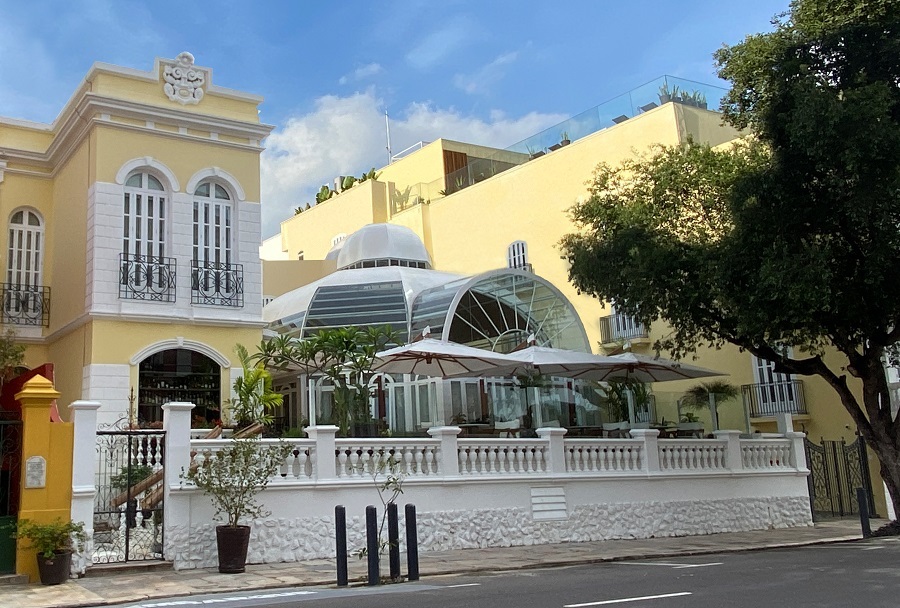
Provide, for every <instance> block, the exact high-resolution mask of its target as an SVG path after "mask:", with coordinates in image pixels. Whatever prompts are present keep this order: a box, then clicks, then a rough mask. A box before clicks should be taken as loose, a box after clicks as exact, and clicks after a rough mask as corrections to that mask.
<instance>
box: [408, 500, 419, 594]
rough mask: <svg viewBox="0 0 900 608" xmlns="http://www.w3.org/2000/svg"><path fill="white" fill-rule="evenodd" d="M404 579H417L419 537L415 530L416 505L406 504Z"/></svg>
mask: <svg viewBox="0 0 900 608" xmlns="http://www.w3.org/2000/svg"><path fill="white" fill-rule="evenodd" d="M405 511H406V579H407V580H410V581H417V580H419V537H418V533H417V532H416V505H406V509H405Z"/></svg>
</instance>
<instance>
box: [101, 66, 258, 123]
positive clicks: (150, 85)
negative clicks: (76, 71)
mask: <svg viewBox="0 0 900 608" xmlns="http://www.w3.org/2000/svg"><path fill="white" fill-rule="evenodd" d="M160 67H161V68H162V66H160ZM163 84H165V80H163V79H162V75H161V74H160V79H159V82H153V81H148V80H143V79H141V80H138V79H136V78H129V77H128V76H124V75H121V74H113V73H109V72H95V73H94V75H93V78H92V83H91V91H92V92H93V93H98V94H100V95H108V96H110V97H116V98H119V99H129V100H131V101H139V102H141V103H146V104H151V105H157V106H161V107H164V108H171V107H172V104H173V103H174V102H172V101H170V100H169V98H168V97H166V95H165V93H164V92H163ZM178 108H179V110H181V111H184V112H186V113H188V114H209V115H212V116H221V117H224V118H232V119H234V120H242V121H246V122H256V123H258V122H259V114H258V113H257V111H256V110H257V102H255V101H250V100H247V101H243V100H238V99H231V98H228V97H223V96H221V95H217V94H216V93H211V92H209V91H208V90H207V93H206V95H204V97H203V100H202V101H201V102H200V103H199V104H197V105H184V106H182V105H180V104H178Z"/></svg>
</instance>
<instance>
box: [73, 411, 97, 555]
mask: <svg viewBox="0 0 900 608" xmlns="http://www.w3.org/2000/svg"><path fill="white" fill-rule="evenodd" d="M100 405H101V404H100V402H99V401H74V402H72V403H71V404H70V405H69V412H70V413H69V420H71V421H72V423H73V425H74V427H75V428H74V430H75V446H74V448H73V450H72V520H73V521H80V522H82V523H83V524H84V529H85V532H87V536H88V542H87V546H86V547H85V553H84V554H83V557H82V556H78V557H79V558H81V559H78V560H77V561H76V562H75V563H73V566H74V569H75V571H76V572H78V573H83V572H84V570H85V567H87V566H89V565H90V556H91V553H93V550H94V547H93V545H94V498H95V497H96V494H97V488H96V485H95V483H94V476H95V475H96V474H97V410H99V409H100ZM74 558H75V556H73V559H74Z"/></svg>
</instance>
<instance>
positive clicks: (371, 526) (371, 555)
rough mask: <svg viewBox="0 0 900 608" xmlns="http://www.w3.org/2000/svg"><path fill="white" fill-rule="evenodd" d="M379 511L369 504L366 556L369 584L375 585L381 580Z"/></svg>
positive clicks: (367, 511) (367, 508) (367, 510)
mask: <svg viewBox="0 0 900 608" xmlns="http://www.w3.org/2000/svg"><path fill="white" fill-rule="evenodd" d="M378 540H379V539H378V512H377V511H376V510H375V507H373V506H372V505H369V506H368V507H366V557H367V558H368V560H369V583H368V584H369V586H372V587H374V586H375V585H377V584H378V583H379V582H380V581H379V580H378V579H379V578H380V574H379V572H378V558H379V557H381V556H380V555H379V549H380V547H379V546H378Z"/></svg>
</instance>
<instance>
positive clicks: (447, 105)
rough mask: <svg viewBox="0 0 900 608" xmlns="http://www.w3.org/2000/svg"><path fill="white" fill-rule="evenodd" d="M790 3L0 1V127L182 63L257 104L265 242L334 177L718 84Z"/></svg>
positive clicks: (501, 143)
mask: <svg viewBox="0 0 900 608" xmlns="http://www.w3.org/2000/svg"><path fill="white" fill-rule="evenodd" d="M787 8H788V0H777V1H774V0H757V1H756V2H753V3H750V2H735V1H727V0H726V1H724V2H723V1H722V0H683V1H681V2H675V1H671V0H669V1H663V0H644V1H637V2H623V1H617V2H609V1H603V0H593V1H590V0H572V1H565V0H563V1H555V2H553V1H551V2H533V1H526V0H520V1H510V0H495V1H490V0H480V1H477V2H475V1H468V0H442V1H440V2H437V1H434V0H430V1H429V0H424V1H420V0H408V1H399V0H398V1H395V2H390V1H387V2H371V1H369V2H356V1H350V0H348V1H346V2H316V1H314V0H304V1H301V0H295V1H271V2H270V1H265V0H258V1H257V2H234V3H231V2H186V1H181V2H172V1H169V0H157V1H154V2H140V1H130V0H96V1H93V0H70V1H67V2H42V1H40V0H32V1H30V2H25V1H21V2H20V1H11V0H0V58H2V59H0V115H2V116H7V117H14V118H24V119H29V120H35V121H40V122H51V121H52V120H53V119H54V118H55V117H56V115H57V114H58V112H59V111H60V109H61V108H62V106H63V105H64V104H65V102H66V100H67V99H68V97H69V95H71V93H72V92H73V91H74V89H75V87H76V86H77V85H78V83H79V81H80V80H81V79H82V78H83V77H84V75H85V74H86V73H87V71H88V69H89V68H90V66H91V64H92V63H94V62H95V61H103V62H107V63H114V64H117V65H124V66H128V67H132V68H138V69H143V70H148V69H150V68H151V67H152V65H153V58H154V57H157V56H161V57H168V58H174V57H175V56H176V55H177V54H178V53H179V52H181V51H190V52H191V53H193V54H194V56H195V58H196V62H197V64H199V65H202V66H206V67H211V68H212V69H213V81H214V82H215V83H216V84H218V85H221V86H226V87H231V88H236V89H241V90H246V91H250V92H253V93H258V94H261V95H263V96H264V97H265V99H266V101H265V103H264V104H263V105H262V112H261V119H262V120H263V122H266V123H269V124H272V125H274V126H275V127H276V130H275V131H274V133H273V135H272V136H271V137H270V138H269V140H268V141H267V148H268V150H267V151H266V152H265V153H264V155H263V159H262V165H263V166H262V172H263V180H264V181H263V194H262V199H263V200H262V202H263V204H264V207H263V209H264V214H263V218H264V219H263V221H264V226H263V236H270V235H271V234H273V233H274V232H276V231H277V227H278V222H279V221H281V220H283V219H286V218H287V217H289V216H290V215H291V214H292V209H293V208H294V207H296V206H297V205H299V204H301V203H306V202H309V201H312V200H313V199H314V193H315V191H316V190H318V187H319V186H320V185H321V184H322V183H325V182H329V181H331V180H332V179H333V178H334V177H335V176H336V175H339V174H348V173H353V174H359V173H361V172H363V171H365V170H367V169H368V168H370V167H372V166H381V165H383V164H385V162H386V160H387V156H386V152H385V141H384V118H383V112H384V110H387V111H388V112H389V113H390V115H391V137H392V147H393V149H394V151H395V152H396V151H399V150H401V149H403V148H405V147H407V146H409V145H411V144H414V143H416V142H418V141H421V140H425V141H430V140H433V139H436V138H437V137H446V138H449V139H459V140H463V141H471V142H474V143H482V144H488V145H494V146H498V147H505V146H507V145H510V144H512V143H514V142H516V141H519V140H521V139H523V138H524V137H527V136H528V135H531V134H532V133H535V132H537V131H540V130H541V129H543V128H545V127H548V126H550V125H553V124H555V123H557V122H559V121H560V120H563V119H565V118H567V117H569V116H571V115H573V114H577V113H578V112H580V111H582V110H585V109H587V108H590V107H592V106H595V105H597V104H599V103H602V102H604V101H606V100H607V99H610V98H612V97H614V96H616V95H618V94H620V93H624V92H626V91H628V90H630V89H633V88H634V87H636V86H638V85H640V84H643V83H644V82H647V81H649V80H651V79H653V78H656V77H658V76H661V75H663V74H671V75H674V76H679V77H682V78H688V79H691V80H697V81H701V82H707V83H710V84H714V83H716V81H717V79H716V77H715V70H714V67H713V62H712V58H711V55H712V53H713V51H715V50H716V49H717V48H719V47H720V46H721V45H722V44H723V43H727V44H733V43H735V42H738V41H740V40H741V39H742V38H743V37H744V36H745V35H747V34H750V33H755V32H760V31H767V30H769V29H770V24H769V21H770V19H771V17H772V16H773V15H775V14H776V13H779V12H782V11H784V10H786V9H787Z"/></svg>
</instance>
